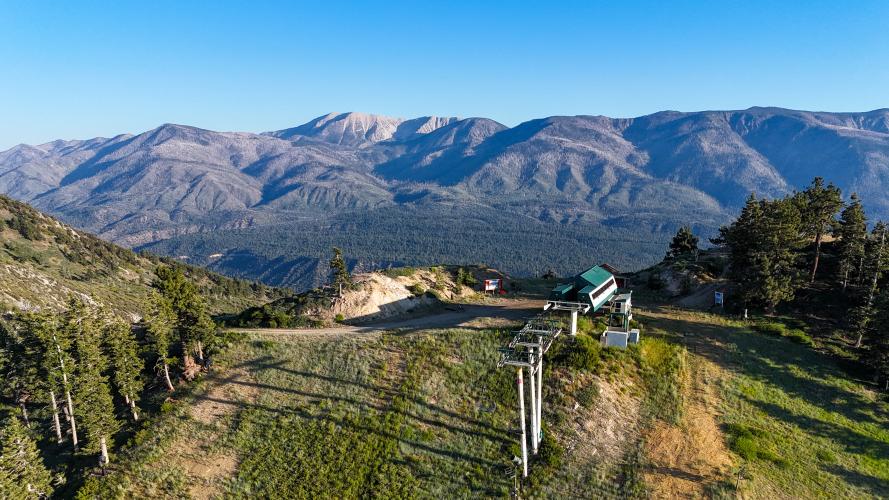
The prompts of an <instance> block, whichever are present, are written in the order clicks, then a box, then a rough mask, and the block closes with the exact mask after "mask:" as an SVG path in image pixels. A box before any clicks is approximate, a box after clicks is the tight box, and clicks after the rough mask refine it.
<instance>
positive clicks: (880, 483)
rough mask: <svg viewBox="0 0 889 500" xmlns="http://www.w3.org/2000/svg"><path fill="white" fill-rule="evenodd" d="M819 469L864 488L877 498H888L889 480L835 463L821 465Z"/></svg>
mask: <svg viewBox="0 0 889 500" xmlns="http://www.w3.org/2000/svg"><path fill="white" fill-rule="evenodd" d="M821 470H823V471H824V472H827V473H829V474H833V475H835V476H838V477H840V478H842V479H843V481H845V482H847V483H849V484H853V485H855V486H857V487H859V488H861V489H863V490H866V491H868V492H869V493H870V494H872V495H873V496H875V497H877V498H889V481H886V480H885V479H881V478H878V477H874V476H870V475H867V474H861V473H860V472H855V471H851V470H849V469H846V468H845V467H842V466H840V465H836V464H830V465H822V466H821Z"/></svg>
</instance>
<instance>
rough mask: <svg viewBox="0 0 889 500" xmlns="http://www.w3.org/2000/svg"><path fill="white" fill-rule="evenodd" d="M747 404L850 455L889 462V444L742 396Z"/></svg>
mask: <svg viewBox="0 0 889 500" xmlns="http://www.w3.org/2000/svg"><path fill="white" fill-rule="evenodd" d="M741 398H742V399H744V400H745V401H747V403H749V404H751V405H753V406H755V407H757V408H759V409H760V410H762V411H764V412H766V413H768V414H769V415H771V416H772V417H773V418H775V419H777V420H780V421H782V422H787V423H790V424H793V425H795V426H797V427H798V428H799V429H800V430H802V431H803V432H805V433H808V434H813V435H816V436H820V437H823V438H826V439H830V440H831V441H834V442H836V443H837V444H839V445H840V446H843V447H844V448H846V451H847V452H848V453H853V454H858V455H866V456H868V457H871V458H873V459H875V460H884V461H885V460H889V443H887V442H885V441H880V440H877V439H874V438H872V437H870V436H867V435H865V434H862V433H861V432H858V431H855V430H852V429H849V428H847V427H842V426H840V425H837V424H835V423H832V422H825V421H823V420H818V419H816V418H812V417H809V416H807V415H802V414H800V413H796V412H793V411H790V410H788V409H786V408H783V407H781V406H778V405H776V404H774V403H767V402H765V401H759V400H756V399H752V398H749V397H747V396H743V395H742V396H741Z"/></svg>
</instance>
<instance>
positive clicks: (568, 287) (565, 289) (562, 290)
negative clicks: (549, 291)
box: [553, 283, 574, 293]
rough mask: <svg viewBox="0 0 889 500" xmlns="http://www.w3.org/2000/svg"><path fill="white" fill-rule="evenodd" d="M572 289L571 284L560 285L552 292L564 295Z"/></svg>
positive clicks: (572, 285)
mask: <svg viewBox="0 0 889 500" xmlns="http://www.w3.org/2000/svg"><path fill="white" fill-rule="evenodd" d="M572 288H574V284H573V283H560V284H558V285H556V286H555V288H553V291H554V292H559V293H565V292H568V291H569V290H571V289H572Z"/></svg>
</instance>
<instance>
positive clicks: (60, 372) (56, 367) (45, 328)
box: [25, 314, 76, 443]
mask: <svg viewBox="0 0 889 500" xmlns="http://www.w3.org/2000/svg"><path fill="white" fill-rule="evenodd" d="M25 321H26V324H27V326H28V329H29V331H30V335H31V336H32V337H33V338H35V339H36V341H37V343H38V344H39V345H40V346H41V349H40V355H39V357H40V360H41V363H42V365H43V378H44V384H45V390H46V392H47V394H48V395H49V407H50V411H51V413H52V420H53V430H54V431H55V434H56V441H57V442H58V443H61V442H62V426H61V422H60V420H59V400H58V398H57V397H56V394H70V393H67V392H66V387H67V373H66V372H65V370H64V369H63V366H64V359H65V358H69V355H68V353H67V349H66V352H64V353H63V352H62V351H61V348H60V347H59V345H58V342H57V340H56V338H57V336H58V330H59V325H58V321H57V319H56V317H55V316H54V315H52V314H32V315H29V316H27V317H26V318H25ZM68 366H69V367H70V366H73V363H72V362H70V361H69V363H68ZM59 391H61V392H59ZM68 421H69V424H70V418H69V419H68ZM71 434H72V439H73V438H74V436H75V435H76V430H75V429H73V428H72V433H71Z"/></svg>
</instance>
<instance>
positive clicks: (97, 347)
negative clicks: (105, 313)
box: [69, 303, 119, 466]
mask: <svg viewBox="0 0 889 500" xmlns="http://www.w3.org/2000/svg"><path fill="white" fill-rule="evenodd" d="M69 314H71V315H72V316H73V318H74V319H75V325H76V327H75V335H74V353H75V357H76V360H77V370H76V372H75V375H76V379H75V386H74V400H75V401H76V403H77V405H76V407H75V414H76V415H77V418H78V422H79V424H80V427H81V428H82V429H83V431H84V433H85V439H84V446H83V450H84V451H86V452H88V453H97V452H98V453H99V465H102V466H104V465H106V464H107V463H108V461H109V457H108V440H109V439H111V438H112V436H113V435H114V433H115V432H117V430H118V428H119V424H118V422H117V419H116V417H115V412H114V400H113V399H112V397H111V388H110V384H109V382H108V378H107V377H106V376H105V371H106V369H107V368H108V360H107V358H106V357H105V355H104V353H103V352H102V349H101V345H102V343H101V333H102V331H101V329H100V325H99V324H98V321H97V320H96V318H95V317H94V315H93V314H92V313H91V312H90V311H89V310H88V309H87V308H86V306H85V305H83V304H82V303H81V304H79V305H76V306H75V307H72V310H71V311H69Z"/></svg>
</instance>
